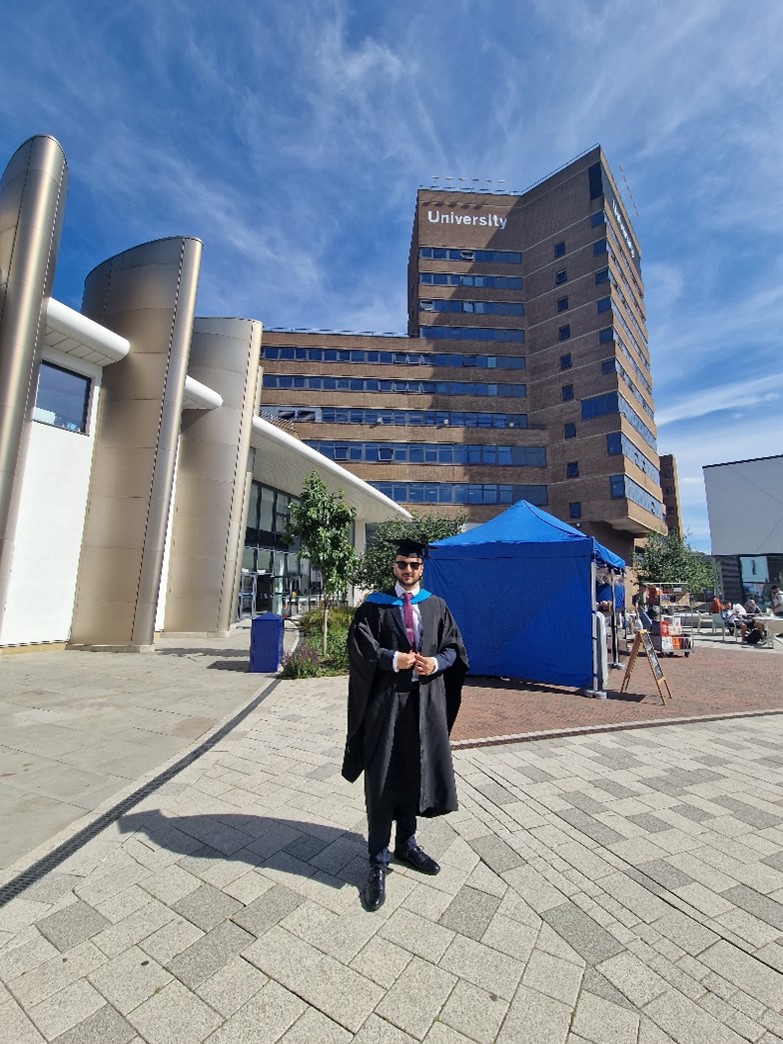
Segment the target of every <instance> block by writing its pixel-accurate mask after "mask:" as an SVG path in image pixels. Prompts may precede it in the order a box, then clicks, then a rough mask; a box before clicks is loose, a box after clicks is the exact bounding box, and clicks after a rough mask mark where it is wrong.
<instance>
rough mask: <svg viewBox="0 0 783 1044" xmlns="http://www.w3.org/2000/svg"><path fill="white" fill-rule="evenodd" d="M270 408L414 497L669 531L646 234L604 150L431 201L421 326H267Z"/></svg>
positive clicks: (428, 503) (417, 253) (423, 249)
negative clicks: (528, 178)
mask: <svg viewBox="0 0 783 1044" xmlns="http://www.w3.org/2000/svg"><path fill="white" fill-rule="evenodd" d="M262 355H263V362H264V387H263V391H262V408H263V409H264V411H266V412H267V413H268V414H269V415H273V416H275V417H277V418H279V419H285V420H286V421H288V422H290V423H291V424H293V425H294V428H295V431H296V433H297V434H298V435H299V437H301V438H302V439H304V440H305V441H306V442H307V443H308V444H309V445H310V446H312V447H313V448H314V449H317V450H318V451H319V452H320V453H323V454H325V455H326V456H328V457H329V458H331V459H332V460H335V461H339V462H340V463H341V464H343V466H345V467H346V468H348V469H349V470H351V471H352V472H354V473H355V474H357V475H359V476H360V477H361V478H363V479H365V480H366V481H367V482H369V483H370V484H372V485H373V486H375V487H376V488H377V489H379V490H380V491H382V492H383V493H385V494H386V495H387V496H389V497H390V498H391V499H393V500H395V501H396V502H397V503H399V504H403V505H405V506H407V507H409V508H414V509H417V510H424V511H427V510H433V511H437V512H439V513H441V514H461V513H465V514H467V517H468V521H469V523H480V522H483V521H486V520H487V519H489V518H491V517H493V516H494V515H496V514H498V513H499V512H501V511H503V510H504V509H505V508H506V507H508V506H509V505H510V504H512V503H514V502H515V501H516V500H519V499H525V500H528V501H530V502H531V503H533V504H536V505H537V506H539V507H543V508H545V509H546V510H547V511H549V512H550V513H552V514H554V515H556V516H557V517H559V518H562V519H565V520H567V521H570V522H571V523H574V524H576V525H578V526H580V527H581V528H583V529H584V530H585V532H587V533H590V534H591V535H594V536H596V537H597V538H598V539H599V540H601V541H602V542H603V543H605V544H606V545H607V546H609V547H611V548H612V549H613V550H615V551H616V552H618V553H619V554H620V555H622V556H623V557H625V558H626V559H630V556H631V550H632V547H633V543H634V540H635V539H636V538H638V537H641V536H644V535H645V534H646V533H647V532H648V531H649V530H653V531H656V532H665V531H666V525H665V512H664V507H663V502H662V501H663V498H662V490H661V478H660V462H659V457H658V452H657V442H656V428H655V407H654V401H653V392H652V376H651V373H650V350H649V346H648V339H647V328H646V315H645V307H644V285H643V281H642V269H641V257H640V248H639V243H638V241H637V239H636V235H635V233H634V231H633V228H632V225H631V222H630V220H629V218H628V215H627V213H626V211H625V208H624V206H623V203H622V200H621V198H620V194H619V192H618V191H617V187H616V185H615V182H614V179H613V177H612V174H611V171H610V170H609V167H608V164H607V162H606V158H605V156H604V153H603V151H602V149H601V148H600V147H598V146H596V147H595V148H593V149H591V150H590V151H588V152H587V153H585V154H584V155H583V156H580V157H579V158H578V159H576V160H574V161H573V162H571V163H569V164H567V165H566V166H564V167H563V168H561V169H560V170H558V171H556V172H555V173H553V174H551V175H549V176H548V177H547V178H545V179H544V180H543V181H541V182H539V183H538V184H536V185H534V186H532V187H531V188H530V189H528V190H527V191H526V192H524V193H521V194H516V193H505V192H503V193H495V192H484V191H465V190H463V189H455V188H447V187H442V186H441V187H436V186H430V187H428V188H424V189H421V190H420V191H419V193H418V196H417V199H416V209H415V213H414V220H413V233H412V237H411V249H410V256H409V262H408V332H407V336H393V335H376V334H359V333H357V334H345V333H324V332H318V333H310V332H302V331H294V330H285V331H282V330H266V331H265V334H264V344H263V348H262Z"/></svg>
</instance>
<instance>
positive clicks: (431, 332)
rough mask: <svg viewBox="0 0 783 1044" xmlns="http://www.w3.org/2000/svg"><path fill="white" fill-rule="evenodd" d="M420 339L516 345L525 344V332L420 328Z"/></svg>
mask: <svg viewBox="0 0 783 1044" xmlns="http://www.w3.org/2000/svg"><path fill="white" fill-rule="evenodd" d="M419 337H424V338H429V340H432V341H436V340H453V341H512V342H514V343H516V344H524V342H525V332H524V330H508V329H498V328H495V327H482V326H420V327H419Z"/></svg>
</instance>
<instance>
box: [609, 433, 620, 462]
mask: <svg viewBox="0 0 783 1044" xmlns="http://www.w3.org/2000/svg"><path fill="white" fill-rule="evenodd" d="M606 452H607V455H608V456H610V457H616V456H617V454H618V453H622V452H623V445H622V434H621V433H620V432H619V431H610V432H609V434H608V435H607V436H606Z"/></svg>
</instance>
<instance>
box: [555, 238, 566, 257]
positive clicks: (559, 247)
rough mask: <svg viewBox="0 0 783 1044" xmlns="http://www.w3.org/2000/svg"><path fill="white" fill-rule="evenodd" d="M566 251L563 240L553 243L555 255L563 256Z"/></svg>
mask: <svg viewBox="0 0 783 1044" xmlns="http://www.w3.org/2000/svg"><path fill="white" fill-rule="evenodd" d="M565 252H566V245H565V240H562V241H561V242H560V243H555V257H563V256H564V254H565Z"/></svg>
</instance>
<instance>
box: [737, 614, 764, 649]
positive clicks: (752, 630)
mask: <svg viewBox="0 0 783 1044" xmlns="http://www.w3.org/2000/svg"><path fill="white" fill-rule="evenodd" d="M739 629H740V634H741V635H742V641H743V642H747V644H748V645H758V643H759V642H760V641H762V640H763V639H764V638H766V637H767V629H766V627H765V626H764V624H763V623H762V622H761V620H756V619H755V618H753V617H749V618H748V619H747V620H743V621H742V622H741V623H740V625H739Z"/></svg>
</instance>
